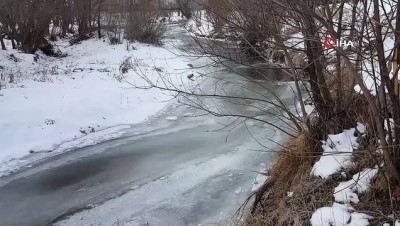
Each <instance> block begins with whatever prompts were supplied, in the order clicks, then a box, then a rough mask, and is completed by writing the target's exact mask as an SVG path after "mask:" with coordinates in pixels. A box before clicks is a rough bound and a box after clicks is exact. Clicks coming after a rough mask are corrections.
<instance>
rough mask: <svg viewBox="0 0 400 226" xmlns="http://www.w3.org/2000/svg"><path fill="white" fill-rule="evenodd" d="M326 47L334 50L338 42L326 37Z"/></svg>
mask: <svg viewBox="0 0 400 226" xmlns="http://www.w3.org/2000/svg"><path fill="white" fill-rule="evenodd" d="M324 46H325V48H326V49H333V48H335V46H336V40H335V39H334V38H332V37H326V38H325V41H324Z"/></svg>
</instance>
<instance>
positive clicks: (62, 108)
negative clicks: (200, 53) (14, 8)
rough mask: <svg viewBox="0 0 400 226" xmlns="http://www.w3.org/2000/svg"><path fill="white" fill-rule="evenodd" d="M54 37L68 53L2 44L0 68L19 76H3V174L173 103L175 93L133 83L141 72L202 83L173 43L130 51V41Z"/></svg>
mask: <svg viewBox="0 0 400 226" xmlns="http://www.w3.org/2000/svg"><path fill="white" fill-rule="evenodd" d="M56 44H57V46H58V47H59V48H60V49H61V51H62V52H65V53H68V56H67V57H65V58H54V57H48V56H45V55H44V54H41V53H39V54H38V55H37V59H36V58H35V59H36V60H34V57H36V56H35V55H31V54H24V53H21V52H18V51H16V50H12V49H11V48H8V50H6V51H0V66H2V67H3V69H2V71H4V72H6V73H13V74H14V75H15V78H14V79H15V82H14V83H6V84H4V83H3V82H2V81H0V82H1V85H3V88H4V85H6V87H5V89H2V90H0V105H1V111H0V130H1V131H3V132H1V133H0V150H1V151H0V176H1V175H2V174H7V173H9V172H10V171H12V170H15V169H17V168H18V166H21V165H26V164H27V160H26V159H28V158H27V157H29V159H30V158H36V157H33V156H37V155H35V153H46V152H49V151H54V149H57V148H59V145H60V144H63V145H62V146H63V147H64V148H63V150H68V148H70V147H71V146H68V145H67V144H70V142H72V141H74V140H80V141H77V142H78V143H82V140H81V139H84V140H87V139H89V138H90V137H91V136H88V135H89V134H92V133H98V132H99V131H103V132H102V133H103V134H102V135H101V136H98V137H97V138H93V139H95V140H93V141H85V142H87V143H92V142H98V139H100V138H104V139H108V138H110V137H111V138H112V137H114V135H111V136H106V135H104V133H105V132H106V131H108V130H106V129H107V128H111V127H115V126H118V125H131V124H135V123H139V122H142V121H145V120H147V119H148V118H149V116H151V115H154V114H155V113H157V112H159V111H160V110H161V109H163V108H164V107H165V106H166V105H167V104H168V103H170V101H169V100H171V93H170V92H164V91H161V90H158V89H137V88H134V86H144V85H146V84H147V83H146V82H145V81H144V80H143V77H142V76H143V75H145V76H146V77H147V78H148V79H149V80H151V81H153V82H154V83H156V84H158V85H160V86H161V85H164V84H165V85H166V86H174V87H181V88H182V89H187V90H190V89H192V88H194V87H195V86H196V85H197V84H198V82H199V81H195V82H194V81H191V80H189V79H187V75H188V73H196V72H194V71H193V69H190V68H188V62H189V59H187V58H185V57H184V56H177V55H176V54H174V52H173V51H174V50H175V48H176V47H174V46H173V45H165V47H155V46H151V45H150V46H149V45H144V44H139V43H135V50H127V49H126V44H121V45H109V44H108V43H107V41H106V40H104V41H103V40H101V39H100V40H98V39H90V40H87V41H84V42H82V43H81V44H78V45H73V46H70V45H69V44H68V40H61V41H58V42H57V43H56ZM166 44H168V43H166ZM126 59H128V60H129V59H130V60H129V61H130V62H131V63H132V68H131V70H130V71H128V73H125V74H123V73H122V72H121V71H120V65H121V63H122V62H123V61H124V60H126ZM188 71H189V72H188ZM115 128H120V127H115ZM115 132H116V131H114V130H112V131H111V133H113V134H115ZM22 159H24V160H22ZM28 162H29V161H28Z"/></svg>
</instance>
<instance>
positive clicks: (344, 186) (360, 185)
mask: <svg viewBox="0 0 400 226" xmlns="http://www.w3.org/2000/svg"><path fill="white" fill-rule="evenodd" d="M377 173H378V169H365V170H363V171H362V172H360V173H357V174H355V175H354V176H353V178H352V179H351V180H349V181H345V182H341V183H340V184H339V185H338V186H337V187H336V188H335V191H334V196H335V201H336V202H341V203H350V202H351V203H354V204H357V203H358V202H359V199H358V195H357V194H356V192H358V193H363V192H365V191H367V190H368V188H369V185H370V182H371V180H372V178H374V177H375V175H376V174H377Z"/></svg>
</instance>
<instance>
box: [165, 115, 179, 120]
mask: <svg viewBox="0 0 400 226" xmlns="http://www.w3.org/2000/svg"><path fill="white" fill-rule="evenodd" d="M165 119H166V120H169V121H176V120H178V116H170V117H166V118H165Z"/></svg>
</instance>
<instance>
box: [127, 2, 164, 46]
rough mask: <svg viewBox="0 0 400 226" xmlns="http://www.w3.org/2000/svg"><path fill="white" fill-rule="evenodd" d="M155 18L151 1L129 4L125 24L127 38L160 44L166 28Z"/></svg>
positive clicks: (155, 14) (155, 12) (155, 13)
mask: <svg viewBox="0 0 400 226" xmlns="http://www.w3.org/2000/svg"><path fill="white" fill-rule="evenodd" d="M157 16H158V13H157V11H156V10H155V8H154V7H153V5H152V1H137V2H135V3H131V6H130V11H129V14H128V18H127V23H126V36H127V38H128V39H129V40H137V41H139V42H144V43H149V44H160V43H161V39H162V38H163V36H164V34H165V31H166V28H165V24H164V23H162V22H159V21H157Z"/></svg>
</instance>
